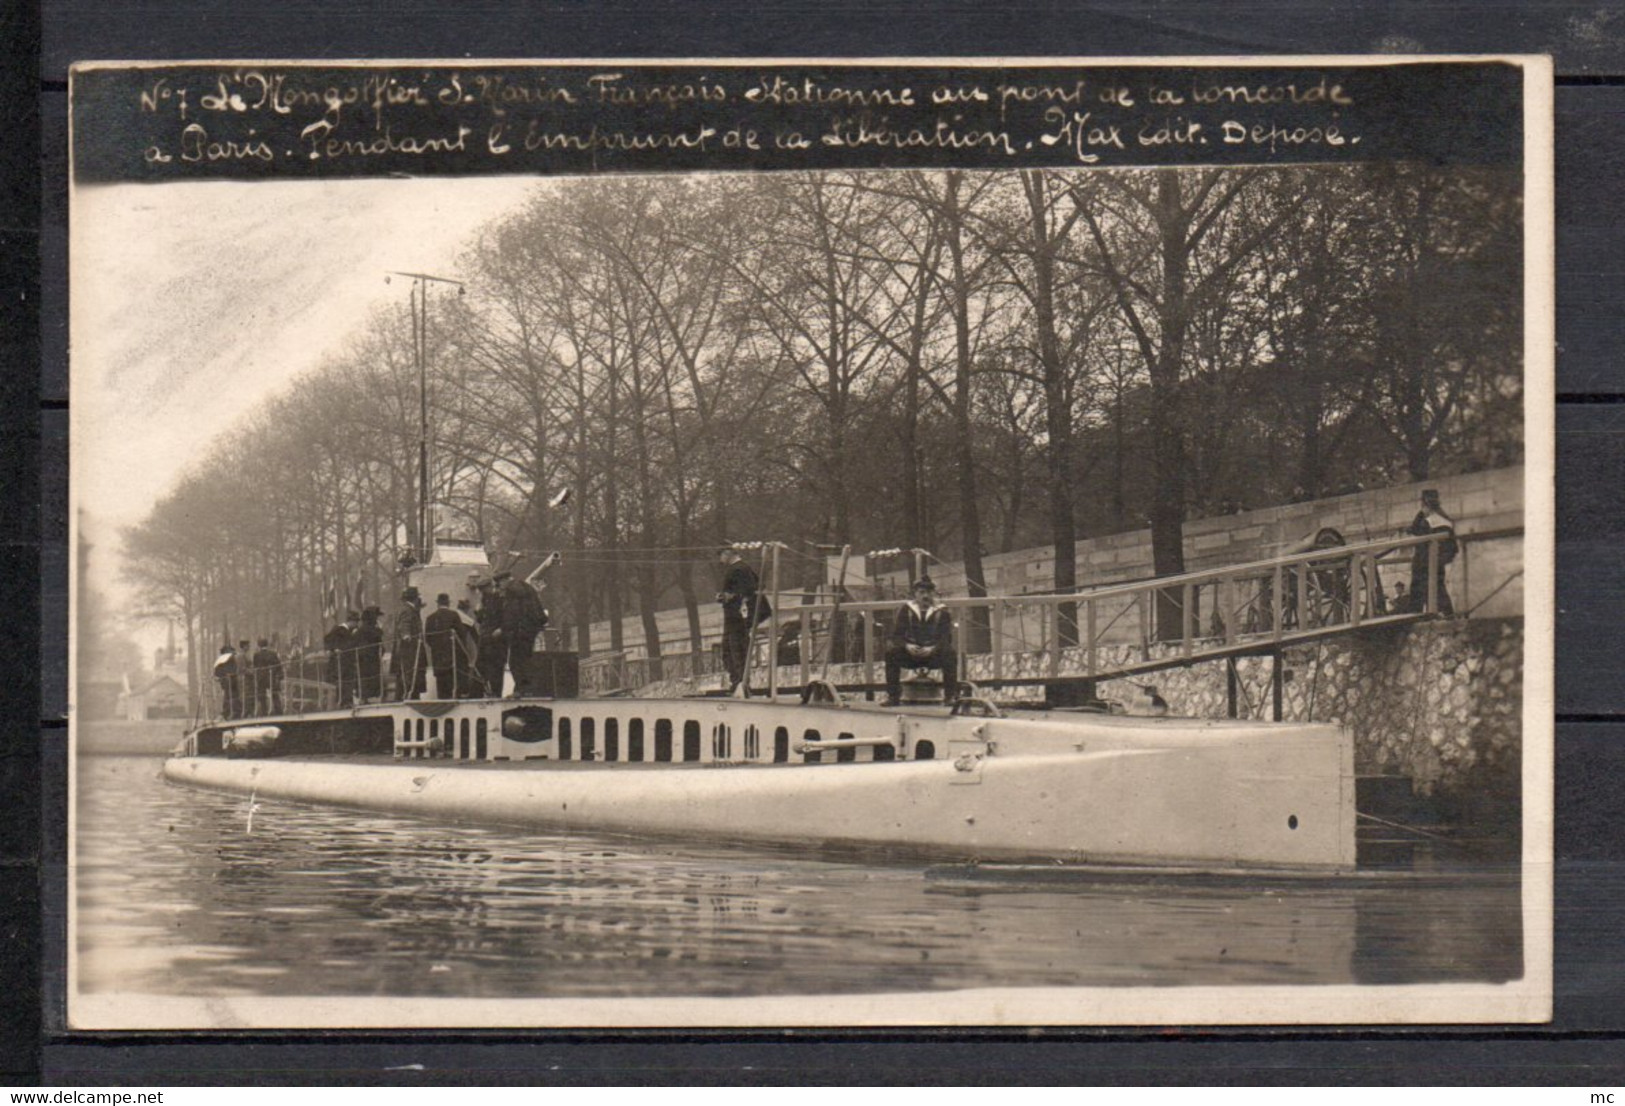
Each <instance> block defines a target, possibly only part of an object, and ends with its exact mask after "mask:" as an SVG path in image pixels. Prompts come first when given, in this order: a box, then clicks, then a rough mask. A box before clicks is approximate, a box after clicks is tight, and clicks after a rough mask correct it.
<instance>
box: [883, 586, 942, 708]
mask: <svg viewBox="0 0 1625 1106" xmlns="http://www.w3.org/2000/svg"><path fill="white" fill-rule="evenodd" d="M905 667H907V668H939V669H941V670H942V687H943V692H944V696H945V697H946V698H947V699H948V701H949V702H952V701H953V700H954V699H955V698H957V697H958V690H959V655H958V653H956V652H955V651H954V620H953V616H952V615H950V614H949V613H948V608H947V607H943V606H939V605H938V604H937V585H936V584H935V583H934V582H933V581H932V579H931V577H929V576H921V577H920V578H919V579H918V580H916V581H914V598H913V599H911V600H909V601H908V602H907V603H904V604H903V605H902V607H900V608H899V609H898V611H897V615H896V617H895V619H893V623H892V632H891V639H890V640H889V641H888V642H887V643H886V705H887V706H889V707H895V706H896V705H897V704H898V701H899V700H900V699H901V697H902V675H903V669H904V668H905Z"/></svg>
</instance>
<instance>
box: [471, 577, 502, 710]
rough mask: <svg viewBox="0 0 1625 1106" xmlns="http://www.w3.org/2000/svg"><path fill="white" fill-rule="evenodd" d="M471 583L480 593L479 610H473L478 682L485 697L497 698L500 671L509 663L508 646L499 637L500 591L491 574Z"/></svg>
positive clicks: (499, 690) (500, 690)
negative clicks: (476, 628)
mask: <svg viewBox="0 0 1625 1106" xmlns="http://www.w3.org/2000/svg"><path fill="white" fill-rule="evenodd" d="M474 586H475V588H477V589H478V590H479V593H480V609H479V610H478V611H476V612H474V618H475V620H476V621H477V622H478V623H479V628H480V655H479V661H478V664H479V671H480V682H481V683H482V684H483V685H484V690H483V693H484V694H485V695H486V696H488V697H490V698H492V699H500V698H502V671H503V668H504V666H506V664H507V662H508V648H507V645H506V644H505V643H504V642H503V640H502V591H501V589H499V588H498V587H497V585H496V581H495V580H493V579H491V578H490V577H485V578H483V579H481V580H480V581H479V582H478V583H477V584H475V585H474Z"/></svg>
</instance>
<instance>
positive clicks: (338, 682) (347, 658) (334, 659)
mask: <svg viewBox="0 0 1625 1106" xmlns="http://www.w3.org/2000/svg"><path fill="white" fill-rule="evenodd" d="M355 620H356V613H355V612H354V611H350V612H349V616H348V617H347V618H345V620H344V621H342V622H340V623H338V624H337V625H335V626H334V627H333V628H332V629H331V630H329V631H327V633H325V634H323V635H322V648H324V649H326V650H327V682H328V683H330V684H332V685H333V688H334V694H335V695H337V696H338V703H337V705H338V706H339V707H340V708H343V707H348V706H349V705H350V704H351V702H352V701H353V700H354V699H355V675H356V667H355V666H356V661H355V648H354V647H355V638H354V633H355Z"/></svg>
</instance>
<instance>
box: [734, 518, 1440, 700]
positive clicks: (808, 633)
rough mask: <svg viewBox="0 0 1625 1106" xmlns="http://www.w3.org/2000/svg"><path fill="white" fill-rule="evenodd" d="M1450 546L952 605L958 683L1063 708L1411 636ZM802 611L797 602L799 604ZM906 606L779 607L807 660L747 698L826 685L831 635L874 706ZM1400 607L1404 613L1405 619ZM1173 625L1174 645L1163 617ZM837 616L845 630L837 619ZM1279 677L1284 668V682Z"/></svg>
mask: <svg viewBox="0 0 1625 1106" xmlns="http://www.w3.org/2000/svg"><path fill="white" fill-rule="evenodd" d="M1447 536H1448V535H1446V534H1443V533H1438V534H1430V535H1425V536H1419V537H1400V538H1389V539H1384V540H1379V541H1366V542H1360V543H1356V544H1350V545H1330V546H1316V547H1314V548H1310V549H1307V550H1303V551H1299V552H1293V553H1288V554H1284V555H1281V556H1276V557H1272V558H1268V559H1266V560H1259V561H1250V562H1247V563H1244V564H1237V565H1230V566H1226V567H1223V568H1217V569H1207V570H1203V571H1200V572H1188V573H1184V574H1181V575H1177V576H1164V577H1158V578H1155V579H1150V580H1139V581H1134V582H1131V583H1124V584H1114V585H1111V586H1107V587H1099V588H1092V589H1087V590H1082V591H1079V592H1077V593H1075V594H1057V593H1050V594H1027V595H989V596H980V597H959V596H956V597H952V598H947V599H943V600H941V601H940V602H941V603H942V604H943V605H945V606H947V607H949V608H950V609H952V610H954V612H955V620H956V622H957V623H958V626H959V649H960V666H961V672H962V675H961V678H962V679H968V680H971V681H974V682H975V683H976V684H977V685H979V686H982V687H991V688H1010V687H1023V686H1027V687H1031V686H1043V687H1046V688H1048V689H1051V690H1052V692H1057V693H1058V694H1056V695H1055V696H1054V697H1055V698H1056V699H1058V700H1059V701H1063V702H1066V701H1076V700H1077V699H1079V698H1080V697H1083V698H1087V697H1092V694H1093V685H1094V684H1095V683H1097V682H1099V681H1104V680H1113V679H1122V678H1130V677H1134V676H1138V675H1144V674H1147V673H1152V672H1157V671H1162V670H1166V669H1170V668H1178V667H1184V666H1188V665H1192V664H1200V663H1203V662H1207V661H1215V660H1225V659H1233V658H1238V657H1245V656H1274V657H1276V658H1277V659H1278V658H1279V656H1280V653H1281V651H1282V650H1283V649H1285V648H1287V647H1289V646H1293V645H1300V644H1304V643H1309V642H1314V641H1319V640H1322V639H1325V638H1329V637H1335V636H1339V635H1344V634H1350V633H1354V632H1358V631H1365V630H1370V629H1372V628H1375V627H1380V626H1402V625H1407V624H1410V623H1415V622H1419V621H1422V620H1424V619H1429V618H1434V617H1437V616H1438V615H1439V614H1440V613H1441V612H1440V596H1439V594H1438V588H1437V580H1438V573H1437V571H1436V570H1435V569H1436V565H1437V560H1438V558H1439V557H1441V556H1442V555H1443V543H1444V541H1445V540H1446V538H1447ZM1418 550H1421V554H1420V555H1421V556H1424V557H1426V558H1427V559H1428V561H1429V568H1430V570H1429V571H1428V573H1427V574H1426V577H1425V578H1426V580H1427V587H1426V589H1425V594H1422V595H1418V596H1409V595H1408V594H1407V595H1406V596H1405V597H1404V599H1403V600H1402V603H1401V604H1396V603H1395V600H1394V597H1393V596H1391V595H1390V594H1389V593H1388V591H1387V590H1386V589H1385V584H1384V576H1385V575H1386V577H1387V579H1388V580H1389V581H1391V582H1404V583H1406V584H1408V583H1409V581H1410V578H1411V567H1412V564H1413V558H1414V557H1416V556H1417V555H1418V552H1417V551H1418ZM792 601H793V600H792ZM897 606H898V604H897V601H896V600H889V601H884V602H877V601H864V602H851V601H843V602H841V603H840V604H839V605H838V606H837V605H836V604H834V603H833V602H832V601H831V600H828V599H823V600H815V601H811V602H803V603H802V605H800V606H790V607H788V609H785V608H782V607H781V606H780V605H779V604H775V607H774V614H773V616H772V619H771V629H770V633H769V634H768V635H766V636H767V640H768V641H770V642H775V643H777V642H779V641H780V640H781V637H782V636H783V634H784V629H785V628H787V627H791V626H794V625H795V624H797V623H798V622H799V627H798V629H797V630H796V632H795V634H794V637H795V638H796V640H797V641H799V642H800V643H801V648H800V649H799V654H800V655H799V658H798V659H797V661H796V663H795V664H794V665H792V666H790V668H791V674H788V675H789V678H788V679H786V675H787V673H786V672H785V667H786V666H784V665H783V664H779V665H771V664H769V665H764V666H761V667H758V668H757V669H756V670H755V671H754V672H753V673H752V687H751V691H752V694H777V693H780V692H787V691H801V690H803V689H805V688H807V687H808V686H809V685H810V684H811V683H812V681H813V680H814V679H815V678H816V677H818V676H819V675H820V672H821V670H822V667H823V666H822V663H821V657H822V655H823V653H824V652H825V651H826V650H827V649H828V646H829V642H828V636H829V633H830V629H831V625H832V623H833V625H834V632H835V634H836V635H837V637H838V638H839V639H842V640H844V643H845V645H846V648H845V649H843V650H838V651H837V656H840V654H841V653H844V654H845V656H844V657H841V658H840V659H841V660H843V661H844V663H840V664H837V666H836V668H835V669H834V670H832V671H831V672H830V680H829V682H830V683H832V684H833V685H834V686H835V687H837V688H839V689H840V690H841V691H843V692H857V693H873V692H875V691H877V690H879V689H880V688H881V687H882V686H883V683H882V682H881V680H880V679H879V677H882V676H883V660H884V653H885V633H886V631H887V624H888V620H889V618H890V616H891V615H892V614H893V613H894V612H895V611H896V610H897ZM1398 606H1402V607H1403V609H1396V607H1398ZM1159 607H1161V608H1162V609H1163V611H1166V610H1168V609H1170V608H1171V609H1172V611H1173V612H1175V615H1176V616H1177V623H1178V630H1177V632H1176V633H1172V634H1169V633H1166V632H1161V633H1159V629H1162V630H1164V631H1166V629H1167V626H1168V624H1169V623H1170V622H1173V621H1175V620H1176V619H1175V618H1169V617H1168V616H1167V615H1166V614H1164V615H1163V616H1162V617H1159V613H1161V612H1159V609H1158V608H1159ZM832 616H836V617H835V618H832ZM1278 668H1279V665H1277V669H1278Z"/></svg>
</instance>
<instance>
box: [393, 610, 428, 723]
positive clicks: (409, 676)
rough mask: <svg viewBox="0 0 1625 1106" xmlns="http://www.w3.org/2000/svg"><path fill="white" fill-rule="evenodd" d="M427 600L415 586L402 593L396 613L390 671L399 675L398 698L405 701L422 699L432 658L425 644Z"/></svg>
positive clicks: (396, 687)
mask: <svg viewBox="0 0 1625 1106" xmlns="http://www.w3.org/2000/svg"><path fill="white" fill-rule="evenodd" d="M422 607H423V599H422V597H421V596H419V595H418V589H417V588H416V587H415V586H410V585H409V586H408V587H407V588H406V590H405V591H403V592H401V607H400V610H398V611H396V612H395V633H394V636H393V637H392V639H391V641H390V655H389V670H390V672H391V674H393V675H394V677H395V697H396V698H397V699H400V700H402V701H404V700H407V699H421V698H422V697H423V689H424V684H425V683H426V682H427V680H426V678H425V677H426V676H427V674H428V670H429V657H428V654H427V652H426V651H425V649H424V647H423V615H422V614H421V613H420V611H421V609H422Z"/></svg>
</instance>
